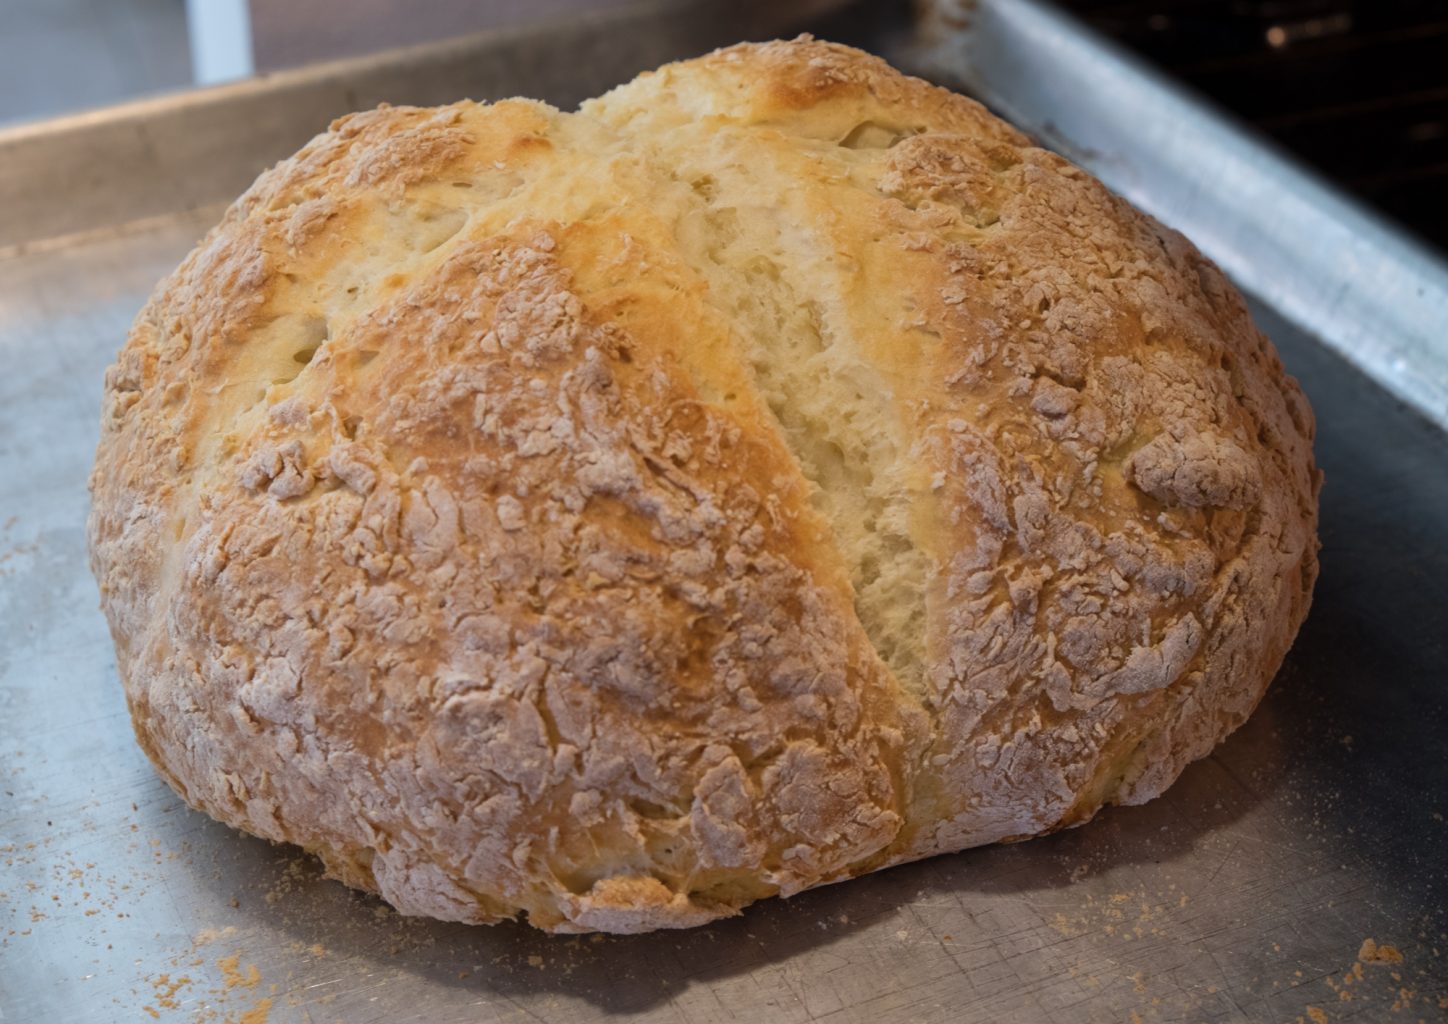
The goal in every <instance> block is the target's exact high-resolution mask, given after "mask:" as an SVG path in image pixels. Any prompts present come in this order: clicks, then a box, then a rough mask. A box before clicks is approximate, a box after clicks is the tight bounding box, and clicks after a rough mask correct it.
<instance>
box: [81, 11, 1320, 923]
mask: <svg viewBox="0 0 1448 1024" xmlns="http://www.w3.org/2000/svg"><path fill="white" fill-rule="evenodd" d="M1312 433H1313V420H1312V414H1311V411H1310V410H1309V408H1308V405H1307V402H1306V401H1305V400H1304V398H1303V396H1302V393H1301V391H1300V390H1299V389H1298V386H1297V384H1296V382H1295V381H1293V380H1292V379H1291V378H1290V377H1288V376H1286V375H1285V374H1284V373H1283V369H1282V366H1281V363H1280V362H1279V360H1278V358H1277V355H1276V354H1275V352H1274V351H1273V349H1272V346H1271V344H1270V343H1269V342H1268V340H1267V339H1266V338H1265V337H1264V336H1263V335H1262V334H1261V333H1260V332H1259V331H1258V330H1257V329H1256V328H1255V327H1254V326H1253V325H1252V322H1251V320H1250V318H1249V316H1248V313H1247V311H1246V308H1245V307H1244V305H1243V302H1242V299H1241V297H1240V296H1239V295H1238V293H1237V292H1236V291H1235V290H1234V289H1233V288H1232V286H1231V285H1229V284H1228V283H1227V282H1226V281H1225V280H1224V279H1223V277H1222V275H1221V274H1220V273H1219V272H1218V270H1217V269H1216V268H1215V267H1214V266H1213V265H1212V264H1211V263H1210V262H1208V261H1207V260H1206V259H1204V258H1203V257H1202V256H1201V255H1200V254H1199V253H1198V252H1197V251H1196V250H1195V249H1194V248H1193V247H1192V246H1191V245H1190V244H1189V243H1188V242H1187V241H1186V240H1185V239H1183V238H1182V237H1181V236H1180V235H1177V234H1175V233H1174V232H1172V231H1169V230H1167V229H1165V228H1163V227H1162V226H1161V225H1159V224H1157V223H1155V222H1154V221H1152V220H1151V219H1149V218H1147V217H1145V216H1143V215H1142V214H1140V213H1138V212H1137V211H1135V210H1134V209H1132V208H1131V207H1130V206H1128V205H1127V204H1126V203H1124V202H1122V201H1121V200H1120V199H1118V198H1116V197H1115V196H1113V195H1112V194H1111V193H1109V192H1108V191H1107V190H1106V189H1105V188H1103V187H1102V186H1101V185H1100V184H1099V183H1097V182H1096V181H1095V180H1093V179H1092V178H1091V177H1090V176H1088V175H1087V174H1085V173H1084V172H1082V171H1081V170H1079V169H1078V168H1076V167H1074V166H1072V165H1071V164H1070V163H1068V162H1066V161H1065V160H1063V159H1061V158H1060V157H1058V156H1055V155H1053V154H1051V153H1049V152H1046V151H1045V150H1042V149H1039V148H1037V147H1035V146H1033V145H1032V144H1031V143H1030V141H1029V140H1028V139H1026V138H1024V137H1023V136H1022V135H1020V134H1019V133H1018V132H1016V131H1015V130H1013V129H1012V128H1010V127H1009V126H1007V125H1005V124H1003V123H1002V122H1000V121H998V120H997V119H995V118H994V117H992V116H991V115H989V114H988V113H987V112H986V111H985V110H984V109H982V108H981V107H980V106H979V105H977V104H976V103H973V102H971V101H970V100H967V99H964V98H962V97H960V96H957V95H954V94H952V93H949V92H946V91H944V90H941V89H938V88H934V87H932V86H930V85H927V84H926V83H924V82H921V81H918V80H915V79H911V78H907V77H904V76H902V75H900V74H898V73H897V72H895V71H893V70H892V69H890V68H889V67H888V66H886V65H885V64H883V63H882V62H880V61H879V60H876V59H874V58H872V57H869V56H867V55H865V54H863V53H860V52H857V51H855V50H851V49H847V48H844V47H840V46H834V45H830V44H826V43H821V42H815V41H812V40H809V39H807V38H803V39H800V40H796V41H794V42H787V43H771V44H768V45H750V46H739V47H735V48H733V49H728V50H723V51H720V52H718V53H714V54H712V55H709V56H707V57H704V58H701V59H699V60H693V61H688V62H685V63H682V64H676V65H670V66H668V67H665V68H663V69H661V70H660V71H658V72H655V73H652V74H646V75H643V76H641V77H639V78H638V79H637V80H636V81H634V82H633V83H631V84H629V85H626V86H623V87H622V88H619V89H617V90H615V91H614V92H611V93H609V94H608V95H606V96H604V97H602V98H600V99H597V100H593V101H590V102H588V103H585V104H584V105H583V107H582V108H581V109H580V111H579V112H577V113H572V114H569V113H562V112H560V111H557V110H555V109H553V108H551V107H549V106H546V105H544V104H541V103H535V102H530V101H526V100H509V101H506V102H501V103H496V104H492V105H482V104H476V103H458V104H455V105H453V106H449V107H443V108H439V109H431V110H419V109H400V108H384V109H379V110H375V111H372V112H369V113H363V114H356V115H353V116H350V117H345V118H343V119H341V120H339V121H337V122H336V123H335V124H333V125H332V126H331V129H330V130H329V131H328V132H326V133H325V134H323V135H320V136H318V137H317V138H316V139H314V140H313V141H312V142H310V143H309V144H308V145H307V146H306V147H305V148H303V149H302V151H301V152H300V153H298V154H297V155H296V156H294V157H293V158H291V159H289V160H287V161H284V162H283V163H281V164H280V165H278V166H277V167H275V168H273V169H272V170H270V171H268V172H267V173H265V174H264V175H262V177H261V178H260V179H259V180H258V181H257V182H256V184H255V185H254V186H252V188H251V189H250V190H249V191H248V192H247V193H246V194H245V195H244V196H242V197H241V199H239V200H238V201H237V202H236V204H235V205H234V206H233V207H232V208H231V209H230V210H229V211H228V213H227V214H226V216H225V218H224V219H223V221H222V222H221V224H220V225H219V226H217V227H216V228H215V229H214V230H213V231H212V232H211V233H210V234H209V235H208V236H207V237H206V239H205V240H204V241H203V242H202V243H201V244H200V246H199V247H198V248H197V249H196V250H195V252H193V253H192V254H191V255H190V256H189V257H188V258H187V259H186V261H185V262H184V263H183V264H182V265H181V266H180V268H178V269H177V270H176V272H175V273H174V274H172V275H171V276H170V277H169V278H168V279H167V280H165V281H164V282H163V283H162V284H161V285H160V286H159V288H158V289H157V291H156V293H155V295H154V296H153V298H152V299H151V301H150V303H149V304H148V305H147V306H146V308H145V309H144V310H143V311H142V313H141V314H140V316H139V318H138V319H137V321H136V323H135V326H134V328H133V329H132V332H131V335H130V338H129V340H128V341H127V343H126V345H125V348H124V349H123V350H122V352H121V354H120V356H119V358H118V360H117V362H116V364H115V365H114V366H113V367H112V368H111V369H110V371H109V372H108V374H107V377H106V400H105V411H104V421H103V432H102V438H101V442H100V449H99V452H98V455H97V460H96V468H95V472H94V476H93V478H92V490H93V497H94V502H93V511H92V514H91V520H90V540H91V552H92V559H93V567H94V570H95V574H96V577H97V579H98V580H99V581H100V588H101V594H102V601H103V606H104V609H105V613H106V615H107V617H108V619H109V622H110V625H111V630H112V632H113V634H114V637H115V644H116V652H117V659H118V665H119V668H120V673H121V676H122V678H123V680H124V682H125V688H126V695H127V698H128V700H129V704H130V708H131V712H132V715H133V718H134V722H135V729H136V734H137V737H138V738H139V740H140V743H141V745H142V747H143V748H144V749H145V751H146V753H147V754H148V755H149V756H150V758H151V759H152V760H153V761H154V762H155V764H156V766H157V768H158V770H159V771H160V772H161V774H162V775H163V776H164V777H165V778H166V779H167V780H168V781H169V782H170V783H171V785H172V786H174V787H175V789H176V790H177V791H178V792H179V793H180V794H181V795H182V796H183V797H184V798H185V799H186V801H187V802H188V803H190V804H191V805H193V806H195V807H198V808H201V809H202V810H204V811H206V812H207V813H209V814H211V815H213V816H214V817H216V818H219V819H220V820H222V821H224V822H227V823H229V824H231V825H234V826H236V827H237V828H241V829H244V830H246V831H248V832H251V833H254V834H256V835H259V836H265V837H267V838H269V839H273V840H278V841H284V842H289V843H297V844H300V845H301V846H302V847H304V848H306V849H307V850H309V851H312V852H314V853H316V854H317V855H319V856H320V857H321V858H322V860H323V862H324V863H325V864H326V867H327V869H328V870H329V871H330V872H331V873H332V874H333V875H335V876H336V877H337V878H340V879H341V880H342V881H344V882H346V883H347V884H349V885H353V886H358V887H360V888H364V889H368V890H372V891H375V892H379V893H381V894H382V896H383V897H384V898H386V899H387V900H388V901H389V902H390V903H392V904H393V905H394V906H395V907H396V908H397V909H398V910H400V911H402V912H404V913H407V914H424V915H431V916H434V917H439V918H447V919H453V920H460V921H475V922H490V921H497V920H499V919H502V918H509V917H514V916H517V915H519V914H520V913H522V914H526V916H527V919H528V921H529V922H530V923H531V924H533V925H536V926H538V927H540V928H545V929H549V930H553V931H584V930H593V929H597V930H604V931H614V932H636V931H644V930H648V929H653V928H666V927H684V926H689V925H695V924H699V923H701V922H704V921H708V920H710V919H712V918H717V917H721V916H724V915H729V914H734V913H737V912H738V910H739V908H740V907H742V906H744V905H745V904H747V903H749V902H751V901H752V900H756V899H759V898H760V897H764V896H769V895H774V894H781V895H788V894H790V893H794V892H797V891H799V890H801V889H804V888H806V887H809V886H814V885H819V884H821V883H825V882H831V881H835V880H838V879H842V878H845V877H848V876H851V875H857V874H860V873H862V872H865V871H870V870H872V869H875V868H880V867H884V866H886V865H889V864H893V863H898V862H901V861H905V860H910V859H913V858H918V857H924V856H928V855H931V854H936V853H940V852H943V851H951V850H959V849H962V848H964V847H969V846H973V845H977V844H982V843H992V842H997V841H1001V840H1015V839H1021V838H1025V837H1028V836H1032V835H1038V834H1040V833H1043V832H1049V831H1051V830H1053V829H1058V828H1062V827H1065V826H1069V825H1075V824H1079V823H1081V822H1083V821H1086V820H1087V819H1089V818H1090V817H1091V816H1092V815H1093V814H1094V813H1095V812H1096V811H1097V810H1098V809H1099V808H1100V807H1101V806H1102V805H1103V804H1106V803H1135V802H1139V801H1143V800H1147V799H1149V798H1151V797H1153V796H1155V795H1157V794H1158V793H1160V792H1161V791H1162V790H1163V789H1165V788H1166V787H1167V786H1168V785H1169V784H1170V783H1171V782H1172V780H1173V779H1174V778H1175V777H1176V776H1177V774H1178V773H1179V772H1180V771H1181V770H1182V768H1183V767H1184V766H1185V765H1186V764H1187V763H1188V762H1189V761H1191V760H1192V759H1194V758H1198V757H1201V756H1203V755H1204V754H1206V753H1207V752H1209V751H1210V750H1211V749H1212V747H1213V745H1214V744H1216V743H1217V742H1218V741H1219V740H1221V739H1222V738H1223V737H1224V736H1225V735H1227V733H1229V732H1230V731H1231V730H1232V729H1234V728H1236V727H1237V726H1238V725H1239V724H1241V722H1242V721H1243V720H1244V719H1245V718H1246V717H1247V716H1248V714H1249V713H1250V712H1251V711H1252V709H1253V707H1254V706H1255V705H1256V703H1257V701H1258V700H1259V698H1260V697H1261V696H1262V693H1263V691H1264V689H1265V688H1266V686H1267V684H1268V681H1269V680H1270V679H1271V677H1272V675H1273V674H1274V672H1275V671H1276V669H1277V667H1278V665H1279V664H1280V662H1281V660H1282V657H1283V655H1284V653H1285V652H1286V650H1287V648H1288V646H1289V644H1290V643H1291V641H1292V638H1293V636H1294V634H1295V632H1296V630H1297V628H1298V625H1299V624H1300V623H1301V621H1302V619H1303V616H1304V615H1305V614H1306V611H1307V606H1308V601H1309V597H1310V592H1311V589H1312V583H1313V579H1314V577H1315V575H1316V569H1317V563H1316V550H1317V541H1316V536H1315V525H1316V493H1317V488H1318V482H1319V474H1318V472H1317V470H1316V469H1315V468H1314V465H1313V458H1312V450H1311V439H1312Z"/></svg>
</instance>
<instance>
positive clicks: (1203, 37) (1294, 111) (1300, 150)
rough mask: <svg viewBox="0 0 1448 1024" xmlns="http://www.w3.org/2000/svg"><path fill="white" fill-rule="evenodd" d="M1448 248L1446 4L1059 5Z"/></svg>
mask: <svg viewBox="0 0 1448 1024" xmlns="http://www.w3.org/2000/svg"><path fill="white" fill-rule="evenodd" d="M1057 2H1058V4H1059V5H1060V6H1062V7H1065V8H1066V9H1068V10H1071V11H1072V12H1074V13H1075V14H1076V15H1077V16H1078V17H1080V18H1082V19H1083V20H1084V21H1086V22H1087V23H1088V24H1090V25H1091V26H1092V27H1094V28H1096V29H1097V30H1098V31H1100V32H1102V33H1104V34H1105V35H1108V36H1111V37H1113V38H1115V39H1116V40H1117V41H1118V42H1120V43H1122V44H1123V45H1125V46H1126V47H1127V48H1129V49H1131V50H1133V51H1135V52H1136V53H1138V54H1139V55H1141V56H1143V57H1145V58H1147V59H1148V60H1149V61H1150V62H1151V63H1153V64H1156V65H1158V66H1159V67H1160V68H1162V69H1163V70H1165V71H1167V72H1168V73H1169V74H1171V75H1172V76H1174V77H1175V78H1177V79H1179V80H1180V81H1183V82H1185V83H1186V84H1188V85H1190V86H1191V87H1193V88H1195V89H1196V90H1198V91H1199V92H1202V93H1204V94H1206V95H1207V96H1209V97H1211V98H1212V99H1213V100H1214V101H1216V102H1217V103H1218V104H1219V105H1220V106H1223V107H1225V108H1226V109H1227V110H1229V111H1231V112H1232V113H1234V114H1236V115H1237V116H1238V117H1240V118H1242V119H1243V120H1245V121H1247V122H1248V123H1250V124H1252V125H1254V126H1256V127H1257V128H1258V129H1259V130H1260V131H1262V132H1264V133H1265V134H1266V135H1268V136H1270V137H1271V138H1272V139H1274V140H1276V141H1277V142H1278V143H1279V144H1280V145H1281V146H1283V147H1284V148H1285V149H1287V150H1289V151H1291V152H1292V153H1295V154H1296V155H1297V156H1298V157H1299V158H1301V159H1302V160H1304V161H1306V162H1307V163H1309V164H1311V165H1313V166H1315V167H1317V168H1318V169H1319V170H1320V171H1321V172H1322V173H1323V174H1325V175H1326V176H1327V177H1328V178H1330V179H1332V180H1333V181H1335V182H1337V183H1338V184H1339V185H1341V186H1342V187H1343V188H1345V189H1346V190H1347V191H1349V192H1352V193H1355V194H1356V195H1358V196H1360V197H1361V198H1362V199H1364V200H1366V201H1367V202H1368V203H1369V204H1371V205H1373V206H1376V207H1378V208H1379V209H1380V210H1382V211H1383V212H1384V213H1386V214H1388V215H1389V216H1390V217H1392V218H1393V219H1395V220H1397V221H1398V222H1399V223H1400V224H1402V225H1404V226H1405V227H1407V228H1409V229H1410V230H1411V231H1413V232H1415V233H1417V234H1418V235H1419V236H1420V237H1422V238H1423V239H1425V240H1427V241H1429V242H1432V243H1433V244H1434V245H1436V246H1437V247H1438V248H1439V249H1440V250H1443V249H1448V0H1359V2H1346V0H1177V2H1173V3H1162V2H1161V0H1155V2H1150V0H1057Z"/></svg>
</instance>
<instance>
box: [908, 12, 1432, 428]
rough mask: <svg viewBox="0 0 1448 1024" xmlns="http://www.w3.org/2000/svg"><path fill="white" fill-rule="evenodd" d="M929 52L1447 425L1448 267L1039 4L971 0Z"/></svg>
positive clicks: (938, 68)
mask: <svg viewBox="0 0 1448 1024" xmlns="http://www.w3.org/2000/svg"><path fill="white" fill-rule="evenodd" d="M958 4H959V7H960V8H961V14H960V16H959V18H958V19H957V26H956V27H954V28H948V29H946V30H943V31H941V32H940V33H939V35H938V36H937V37H936V38H935V39H934V40H933V45H931V46H929V47H928V48H927V49H926V50H925V52H924V53H923V54H922V55H920V58H921V62H922V64H923V65H924V66H925V67H926V68H927V69H928V70H929V71H930V72H931V73H932V77H938V78H941V79H944V80H953V81H954V82H955V83H956V84H958V85H961V86H963V87H964V88H965V89H966V91H969V92H971V93H972V94H973V95H976V96H977V97H978V98H980V99H981V100H982V101H983V102H984V103H986V104H987V105H989V106H991V107H992V108H994V109H996V110H997V111H999V112H1000V113H1001V114H1002V115H1003V116H1006V117H1007V118H1009V119H1010V120H1011V121H1013V122H1014V123H1015V124H1017V125H1019V126H1020V127H1021V128H1023V129H1024V130H1026V131H1028V132H1030V133H1032V134H1033V135H1035V136H1037V137H1039V138H1041V139H1043V140H1045V141H1046V143H1047V144H1048V145H1050V146H1051V147H1052V148H1054V149H1057V150H1059V151H1060V152H1062V153H1064V154H1065V155H1066V156H1068V157H1070V158H1071V159H1072V160H1074V161H1076V162H1077V163H1079V164H1081V165H1082V166H1084V167H1086V168H1087V169H1088V170H1090V171H1091V172H1092V173H1093V174H1095V175H1096V176H1097V177H1099V178H1101V180H1102V181H1104V182H1106V184H1108V185H1110V186H1111V187H1112V188H1113V189H1115V190H1116V191H1117V192H1119V193H1121V194H1122V195H1124V196H1125V197H1126V198H1127V199H1130V200H1131V201H1132V202H1133V203H1135V204H1136V205H1137V206H1139V207H1141V208H1142V209H1144V210H1146V211H1147V212H1149V213H1151V214H1154V215H1155V216H1157V217H1159V218H1161V219H1163V220H1165V221H1167V222H1168V223H1170V224H1171V225H1172V226H1174V227H1176V228H1178V229H1179V230H1181V231H1183V232H1184V233H1185V234H1187V235H1188V236H1189V237H1190V238H1191V239H1192V240H1193V241H1194V242H1196V243H1197V245H1198V246H1199V247H1200V248H1201V249H1202V251H1203V252H1205V253H1206V254H1207V255H1208V256H1210V257H1211V258H1212V259H1213V260H1215V261H1216V262H1217V263H1218V264H1220V265H1221V266H1222V268H1223V269H1224V270H1226V271H1227V273H1228V274H1230V275H1231V276H1233V277H1235V278H1236V279H1237V280H1239V281H1247V282H1250V283H1252V285H1253V286H1254V287H1255V288H1257V289H1258V292H1259V294H1260V295H1261V296H1262V298H1263V300H1264V301H1266V302H1268V303H1270V304H1271V305H1272V306H1273V307H1274V308H1276V309H1279V310H1281V311H1282V313H1283V314H1284V315H1285V316H1287V317H1288V318H1289V319H1290V320H1292V321H1293V322H1294V323H1295V324H1297V325H1299V326H1301V327H1303V328H1304V329H1305V330H1307V331H1309V332H1311V333H1312V334H1313V335H1314V336H1316V337H1317V338H1319V339H1320V340H1322V341H1323V342H1324V343H1326V344H1328V345H1331V346H1332V347H1333V348H1334V349H1336V350H1337V351H1338V352H1339V353H1340V354H1341V355H1342V356H1344V357H1345V358H1346V359H1347V360H1348V361H1349V362H1351V363H1353V364H1354V365H1355V366H1357V367H1359V368H1360V369H1361V370H1362V371H1363V372H1365V373H1367V374H1368V375H1369V376H1370V377H1372V378H1373V379H1374V380H1376V381H1377V382H1378V383H1380V384H1382V385H1383V386H1384V387H1386V388H1387V389H1389V390H1390V391H1392V392H1393V393H1394V394H1396V395H1397V396H1398V397H1399V398H1401V399H1403V400H1404V401H1405V402H1408V403H1409V404H1411V405H1413V406H1415V407H1417V408H1418V409H1420V410H1421V411H1422V412H1423V413H1425V414H1426V415H1428V416H1429V417H1431V418H1433V419H1434V420H1435V421H1436V422H1438V423H1439V424H1442V425H1444V426H1448V266H1445V265H1444V263H1443V262H1442V260H1441V259H1440V258H1439V257H1438V256H1437V255H1436V254H1434V253H1432V252H1430V251H1429V250H1427V249H1425V248H1424V247H1423V246H1421V245H1419V244H1418V243H1416V242H1414V241H1412V240H1411V239H1409V238H1408V237H1406V236H1405V235H1403V234H1402V233H1401V232H1399V231H1397V230H1396V229H1394V228H1392V227H1390V226H1389V225H1387V224H1385V223H1384V222H1383V221H1381V220H1380V219H1379V218H1377V217H1376V216H1374V215H1373V214H1371V213H1369V212H1368V211H1366V210H1364V209H1363V208H1361V207H1360V206H1359V205H1357V204H1356V203H1355V202H1353V201H1351V200H1349V199H1347V198H1346V197H1344V196H1343V195H1342V194H1341V193H1338V192H1337V191H1335V190H1334V189H1332V188H1331V187H1330V186H1327V185H1325V184H1323V183H1322V182H1321V181H1319V179H1318V178H1317V177H1316V176H1315V175H1313V174H1312V173H1310V172H1308V171H1306V170H1305V169H1303V168H1302V167H1301V166H1300V165H1297V164H1295V163H1294V162H1293V161H1292V160H1291V159H1289V158H1287V157H1285V156H1283V155H1281V154H1279V153H1277V152H1275V151H1273V150H1272V149H1270V148H1269V147H1267V146H1266V145H1264V144H1263V143H1262V142H1261V141H1259V140H1258V139H1255V138H1251V137H1249V136H1247V135H1245V134H1243V132H1242V131H1241V129H1240V128H1238V127H1237V126H1236V125H1234V124H1233V123H1231V122H1230V121H1229V120H1228V119H1226V118H1225V117H1223V116H1221V115H1218V114H1216V113H1214V112H1212V111H1210V110H1207V109H1206V108H1204V107H1203V105H1202V104H1201V103H1200V102H1198V101H1197V100H1195V99H1194V98H1193V97H1192V96H1190V95H1188V94H1187V93H1186V92H1185V91H1184V90H1182V89H1179V88H1177V87H1176V86H1174V85H1172V84H1170V83H1168V82H1167V81H1165V80H1164V79H1163V78H1162V77H1161V76H1160V75H1158V74H1156V73H1154V72H1152V71H1150V70H1148V69H1146V68H1145V67H1144V66H1143V65H1141V64H1140V63H1138V62H1136V61H1135V60H1133V59H1132V58H1130V57H1128V56H1127V55H1126V54H1124V53H1122V52H1120V51H1118V50H1116V49H1115V48H1113V47H1112V46H1110V45H1108V44H1106V43H1105V42H1104V41H1103V40H1101V39H1100V38H1098V37H1096V36H1094V35H1091V34H1089V33H1087V32H1085V31H1084V30H1083V29H1082V28H1081V26H1080V25H1079V24H1078V23H1077V22H1075V21H1073V20H1071V19H1070V18H1068V17H1067V16H1065V15H1063V14H1061V13H1059V12H1057V11H1055V10H1054V9H1052V8H1051V7H1049V6H1047V5H1044V4H1040V3H1037V2H1035V0H958Z"/></svg>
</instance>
